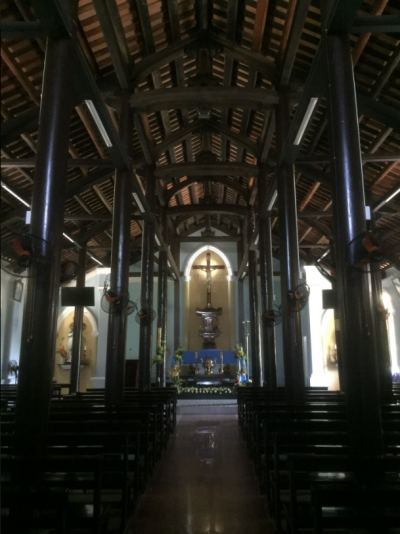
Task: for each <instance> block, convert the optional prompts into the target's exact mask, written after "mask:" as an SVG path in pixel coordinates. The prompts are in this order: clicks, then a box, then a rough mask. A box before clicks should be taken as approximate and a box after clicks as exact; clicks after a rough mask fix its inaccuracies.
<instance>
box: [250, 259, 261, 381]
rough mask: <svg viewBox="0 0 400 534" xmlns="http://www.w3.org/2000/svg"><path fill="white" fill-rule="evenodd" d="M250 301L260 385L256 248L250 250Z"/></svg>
mask: <svg viewBox="0 0 400 534" xmlns="http://www.w3.org/2000/svg"><path fill="white" fill-rule="evenodd" d="M249 303H250V346H251V367H252V379H253V385H254V386H256V387H259V386H262V385H263V377H262V368H261V347H260V314H259V309H258V269H257V253H256V251H255V250H250V251H249Z"/></svg>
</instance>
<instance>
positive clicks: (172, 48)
mask: <svg viewBox="0 0 400 534" xmlns="http://www.w3.org/2000/svg"><path fill="white" fill-rule="evenodd" d="M200 36H201V33H200V32H196V33H193V34H192V35H191V36H190V37H188V38H187V39H183V40H181V41H177V42H176V43H173V44H171V45H169V46H167V47H166V48H164V49H163V50H160V51H159V52H154V53H151V54H146V56H144V58H143V59H142V60H140V61H138V62H137V63H135V64H134V66H133V67H132V74H131V83H132V85H133V86H137V85H138V84H139V83H141V82H143V81H144V80H145V79H146V78H147V77H148V76H150V75H151V73H152V72H154V71H155V70H157V69H160V68H161V67H163V66H164V65H168V64H169V63H172V62H173V61H175V60H176V59H178V58H182V57H183V56H184V55H185V53H186V50H187V49H188V48H191V47H193V46H196V45H197V43H198V42H199V38H200Z"/></svg>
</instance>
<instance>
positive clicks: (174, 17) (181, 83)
mask: <svg viewBox="0 0 400 534" xmlns="http://www.w3.org/2000/svg"><path fill="white" fill-rule="evenodd" d="M167 4H168V14H169V22H170V29H171V37H172V41H173V42H177V41H180V38H181V32H180V24H179V12H178V2H177V0H169V1H168V2H167ZM174 66H175V76H176V82H177V85H178V87H181V88H182V87H185V85H186V84H185V69H184V66H183V58H182V57H179V58H176V59H175V61H174ZM181 117H182V127H183V128H185V127H186V126H188V125H189V123H190V119H189V111H188V110H187V109H186V108H183V109H182V110H181ZM184 144H185V150H186V158H187V160H188V161H190V162H191V161H194V156H193V149H192V140H191V138H190V137H186V138H185V139H184ZM191 198H192V201H193V203H194V204H198V202H199V200H198V197H197V191H196V186H193V187H192V188H191Z"/></svg>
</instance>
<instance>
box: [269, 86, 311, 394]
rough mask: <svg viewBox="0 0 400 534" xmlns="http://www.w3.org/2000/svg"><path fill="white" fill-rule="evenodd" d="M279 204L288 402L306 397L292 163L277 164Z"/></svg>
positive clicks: (285, 117)
mask: <svg viewBox="0 0 400 534" xmlns="http://www.w3.org/2000/svg"><path fill="white" fill-rule="evenodd" d="M288 96H289V95H288V92H287V89H286V88H284V89H281V91H280V100H279V104H278V105H277V107H276V144H277V153H278V154H280V153H281V150H282V148H283V146H284V143H285V140H286V136H287V133H288V130H289V121H290V110H289V98H288ZM276 172H277V178H278V207H279V255H280V271H281V293H282V315H283V321H282V337H283V360H284V368H285V394H286V402H287V403H288V404H298V403H302V402H304V400H305V382H304V365H303V344H302V333H301V317H300V313H298V312H292V311H291V309H290V307H289V297H288V292H289V291H291V290H294V289H295V288H296V287H297V286H298V285H299V275H300V261H299V243H298V235H297V204H296V184H295V176H294V169H293V165H288V164H287V163H282V164H281V165H280V166H279V167H277V171H276Z"/></svg>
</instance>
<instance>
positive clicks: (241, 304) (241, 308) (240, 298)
mask: <svg viewBox="0 0 400 534" xmlns="http://www.w3.org/2000/svg"><path fill="white" fill-rule="evenodd" d="M242 260H243V242H242V241H239V243H238V244H237V264H238V266H239V265H241V263H242ZM237 311H238V315H239V331H238V335H237V337H238V341H239V343H240V344H241V345H242V347H246V337H245V333H244V319H245V318H244V287H243V278H242V280H238V308H237Z"/></svg>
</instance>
